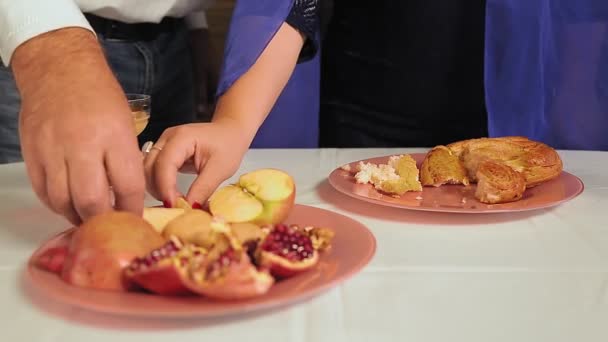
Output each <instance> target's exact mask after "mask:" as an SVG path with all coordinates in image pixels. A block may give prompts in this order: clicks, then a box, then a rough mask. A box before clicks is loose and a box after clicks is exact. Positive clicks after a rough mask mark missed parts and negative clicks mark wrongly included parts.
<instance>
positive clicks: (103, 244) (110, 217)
mask: <svg viewBox="0 0 608 342" xmlns="http://www.w3.org/2000/svg"><path fill="white" fill-rule="evenodd" d="M164 243H165V239H164V238H163V237H162V236H161V235H160V234H159V233H157V232H156V230H155V229H154V227H152V226H151V225H150V224H149V223H148V222H146V221H145V220H144V219H143V218H141V217H139V216H137V215H134V214H131V213H126V212H117V211H113V212H108V213H105V214H101V215H98V216H95V217H93V218H91V219H89V220H87V221H86V222H84V223H83V224H82V225H81V226H80V227H78V228H77V229H76V231H75V232H74V235H73V236H72V240H71V242H70V246H69V249H68V253H67V256H66V258H65V263H64V265H63V269H62V272H61V277H62V278H63V279H64V280H65V281H66V282H68V283H70V284H72V285H75V286H80V287H88V288H95V289H103V290H128V289H129V288H130V284H129V283H128V282H125V279H124V278H123V269H124V268H125V267H127V266H129V264H130V263H131V261H132V260H133V259H135V258H137V257H141V256H144V255H146V254H148V252H150V251H151V250H153V249H155V248H158V247H160V246H162V245H163V244H164Z"/></svg>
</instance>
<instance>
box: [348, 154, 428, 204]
mask: <svg viewBox="0 0 608 342" xmlns="http://www.w3.org/2000/svg"><path fill="white" fill-rule="evenodd" d="M357 168H358V172H357V173H356V174H355V180H356V182H357V183H359V184H368V183H370V184H372V185H373V186H374V188H375V189H377V190H380V191H383V192H386V193H388V194H391V195H394V194H397V195H402V194H404V193H405V192H408V191H422V186H421V184H420V182H419V171H418V168H417V167H416V161H415V160H414V159H413V158H412V157H411V156H410V155H407V154H406V155H395V156H390V157H389V159H388V162H387V164H373V163H366V162H359V164H358V165H357Z"/></svg>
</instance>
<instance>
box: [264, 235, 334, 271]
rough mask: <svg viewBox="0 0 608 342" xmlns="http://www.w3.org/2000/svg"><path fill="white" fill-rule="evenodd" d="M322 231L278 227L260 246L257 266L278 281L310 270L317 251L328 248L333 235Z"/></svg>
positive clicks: (317, 257) (316, 259)
mask: <svg viewBox="0 0 608 342" xmlns="http://www.w3.org/2000/svg"><path fill="white" fill-rule="evenodd" d="M328 232H330V231H326V230H324V229H322V228H313V227H306V228H300V227H299V226H297V225H291V226H287V225H285V224H278V225H276V226H275V227H274V229H272V230H271V231H270V233H269V234H268V235H267V236H266V238H265V239H264V241H263V242H262V243H261V245H260V247H259V250H258V252H257V258H258V264H259V266H260V267H261V268H266V269H269V270H270V272H271V273H272V275H274V276H275V277H278V278H286V277H290V276H292V275H294V274H297V273H301V272H304V271H306V270H309V269H310V268H312V267H314V266H315V265H316V264H317V262H318V261H319V252H320V251H322V250H324V249H326V248H327V247H328V246H329V243H330V240H331V238H332V236H333V235H331V234H329V233H328Z"/></svg>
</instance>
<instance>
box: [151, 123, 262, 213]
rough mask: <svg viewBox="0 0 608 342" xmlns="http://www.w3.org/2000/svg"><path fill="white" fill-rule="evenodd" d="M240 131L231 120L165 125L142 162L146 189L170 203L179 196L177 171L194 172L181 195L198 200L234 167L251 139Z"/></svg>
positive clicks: (240, 128)
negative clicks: (194, 174) (169, 126)
mask: <svg viewBox="0 0 608 342" xmlns="http://www.w3.org/2000/svg"><path fill="white" fill-rule="evenodd" d="M243 133H244V132H243V130H242V127H241V126H240V125H239V124H238V122H235V121H221V122H212V123H197V124H189V125H182V126H176V127H172V128H169V129H167V130H166V131H165V132H164V133H163V134H162V136H161V137H160V138H159V139H158V141H157V142H156V143H155V144H154V147H153V148H152V150H150V152H149V153H148V154H147V156H146V159H145V162H144V167H145V172H146V184H147V188H148V191H149V192H150V194H151V195H152V196H154V197H155V198H156V199H158V200H161V201H163V202H164V203H165V205H169V204H170V205H173V204H174V203H175V201H176V199H177V198H178V197H180V196H182V194H180V193H179V191H178V190H177V185H176V181H177V173H178V171H179V172H190V173H196V174H198V176H197V178H196V179H195V180H194V182H193V183H192V185H191V187H190V190H189V191H188V194H187V195H186V196H185V197H186V199H187V200H188V202H189V203H190V204H194V203H198V204H202V203H203V202H204V201H206V200H207V199H208V197H209V196H211V194H212V193H213V192H214V191H215V190H216V189H217V187H218V186H219V185H220V184H221V183H222V182H223V181H225V180H226V179H228V178H230V177H231V176H232V175H234V174H235V173H236V171H237V170H238V168H239V166H240V164H241V161H242V159H243V155H244V154H245V152H247V150H248V148H249V145H250V144H251V140H252V137H249V136H248V134H243ZM167 202H168V203H167Z"/></svg>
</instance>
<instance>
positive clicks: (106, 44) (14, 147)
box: [0, 25, 196, 164]
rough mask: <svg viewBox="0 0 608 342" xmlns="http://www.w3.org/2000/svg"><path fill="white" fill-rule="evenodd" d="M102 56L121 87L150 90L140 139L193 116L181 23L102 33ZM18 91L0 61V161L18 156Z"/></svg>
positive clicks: (184, 32)
mask: <svg viewBox="0 0 608 342" xmlns="http://www.w3.org/2000/svg"><path fill="white" fill-rule="evenodd" d="M98 38H99V41H100V43H101V45H102V47H103V48H104V50H105V53H106V58H107V60H108V63H109V64H110V67H111V68H112V70H113V71H114V74H115V76H116V78H117V79H118V82H119V83H120V84H121V85H122V87H123V90H124V91H125V93H138V94H149V95H151V96H152V104H151V116H150V123H149V124H148V126H147V127H146V129H145V130H144V131H143V132H142V134H141V135H140V136H139V137H138V139H139V143H140V145H142V144H143V143H144V142H146V141H148V140H151V141H156V140H157V139H158V138H159V137H160V135H161V134H162V132H163V131H164V130H165V129H167V128H169V127H172V126H176V125H180V124H186V123H191V122H193V121H195V116H196V114H195V113H196V112H195V95H194V79H193V74H192V60H191V55H190V45H189V41H188V30H187V28H186V26H185V25H183V27H180V28H179V29H178V30H176V31H174V32H171V33H162V34H160V35H159V36H157V37H156V38H155V39H154V40H151V41H137V42H132V41H123V40H115V39H106V38H105V37H103V35H101V34H98ZM20 104H21V101H20V98H19V92H18V90H17V87H16V85H15V80H14V78H13V75H12V73H11V71H10V69H8V68H6V67H4V66H0V164H4V163H12V162H19V161H22V160H23V159H22V156H21V149H20V144H19V133H18V126H19V125H18V121H19V119H18V118H19V110H20Z"/></svg>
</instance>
